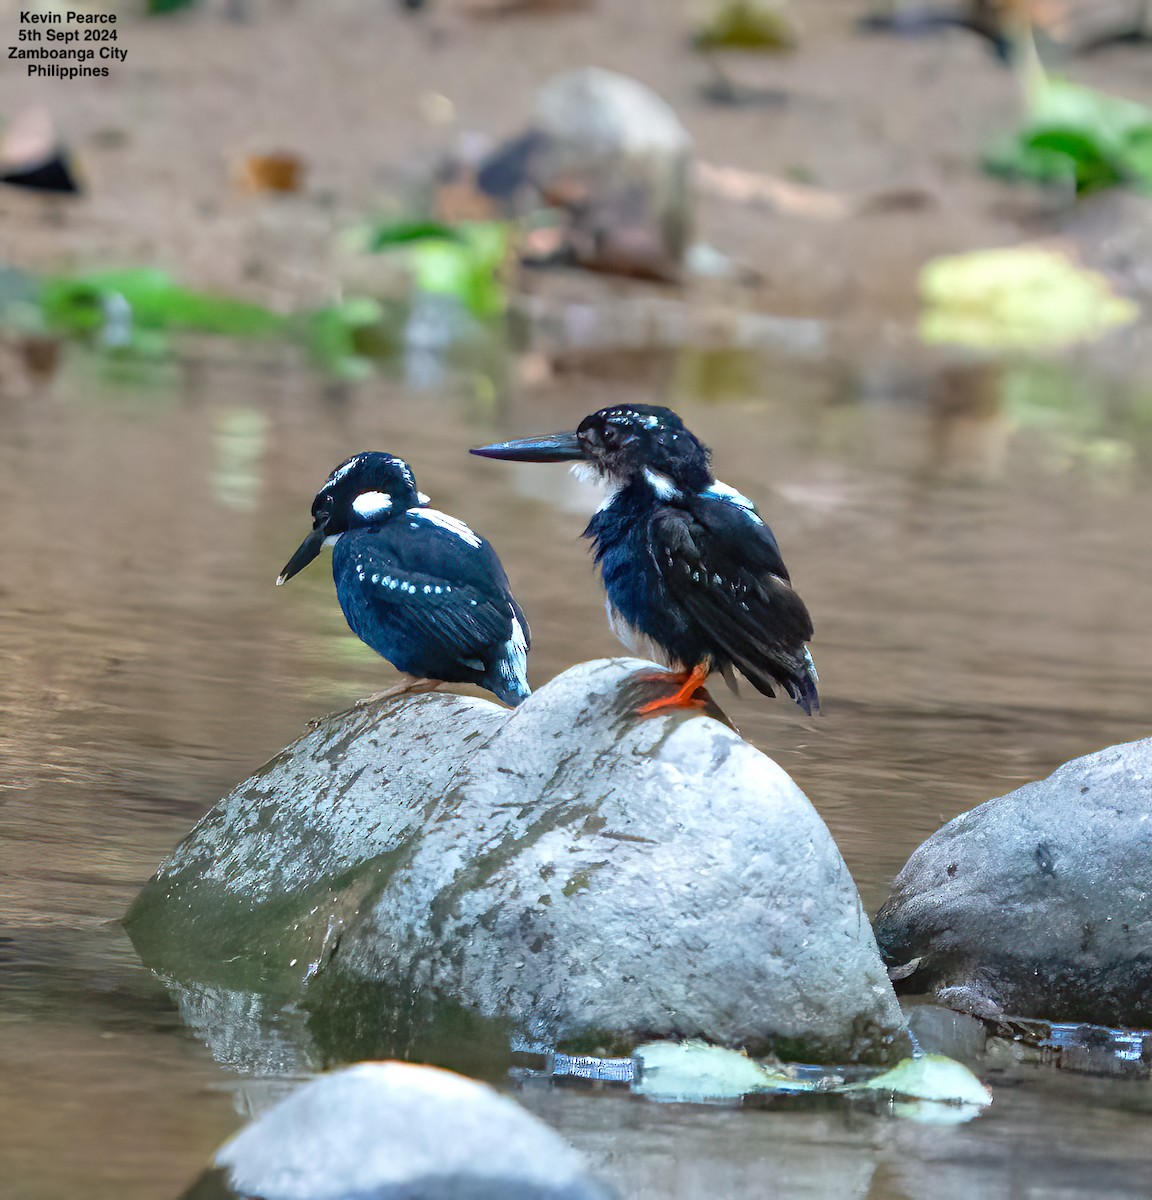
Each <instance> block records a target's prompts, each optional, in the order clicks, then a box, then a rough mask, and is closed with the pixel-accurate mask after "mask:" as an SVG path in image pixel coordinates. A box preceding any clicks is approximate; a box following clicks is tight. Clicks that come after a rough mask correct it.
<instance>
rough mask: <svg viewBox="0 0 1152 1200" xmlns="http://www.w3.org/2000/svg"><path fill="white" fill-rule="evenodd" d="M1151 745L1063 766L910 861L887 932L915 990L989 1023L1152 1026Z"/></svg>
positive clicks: (891, 954)
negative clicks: (1006, 1019)
mask: <svg viewBox="0 0 1152 1200" xmlns="http://www.w3.org/2000/svg"><path fill="white" fill-rule="evenodd" d="M1149 930H1152V739H1144V740H1143V741H1139V742H1129V743H1126V744H1124V745H1119V746H1112V747H1110V748H1109V749H1107V750H1101V751H1099V752H1098V753H1096V754H1089V755H1086V756H1085V757H1084V758H1078V759H1075V760H1073V761H1072V762H1068V763H1065V764H1064V766H1062V767H1060V769H1059V770H1057V771H1056V772H1055V773H1054V774H1052V775H1051V776H1049V777H1048V778H1047V779H1044V780H1040V781H1039V782H1037V783H1030V784H1027V785H1026V786H1024V787H1022V788H1018V789H1017V790H1016V791H1014V792H1010V793H1009V794H1008V795H1006V796H1001V797H1000V798H999V799H996V800H989V801H988V802H987V803H986V804H982V805H980V806H979V807H978V808H975V809H972V810H971V811H970V812H966V813H963V814H962V815H961V816H959V817H957V818H956V819H955V820H953V821H950V822H949V823H948V824H947V825H945V826H944V828H943V829H940V830H939V831H938V832H936V833H934V834H933V835H932V836H931V837H930V838H929V839H928V840H927V841H926V842H924V844H923V845H921V846H920V847H919V849H917V850H916V851H915V853H913V855H912V857H911V858H910V859H909V860H908V862H907V864H906V865H905V867H904V869H903V870H902V871H901V872H900V874H899V876H898V877H897V879H896V881H895V883H894V884H893V889H892V894H891V895H890V896H889V898H888V899H887V901H886V902H885V903H884V906H883V908H882V909H881V910H880V913H879V914H878V916H877V919H876V934H877V938H878V940H879V943H880V946H881V949H882V951H883V953H884V956H885V959H886V960H887V961H888V962H889V963H890V964H891V965H892V967H893V968H894V970H893V975H894V976H896V977H898V978H899V977H902V983H901V986H902V987H903V988H904V989H906V990H909V991H921V992H923V991H927V992H932V993H934V994H935V995H936V997H937V998H938V999H939V1000H940V1002H941V1003H943V1004H945V1005H948V1006H949V1007H951V1008H955V1009H958V1010H960V1011H962V1012H967V1013H971V1014H973V1015H975V1016H980V1017H985V1018H998V1017H1000V1016H1002V1015H1004V1014H1009V1015H1012V1016H1018V1017H1036V1018H1041V1019H1045V1020H1050V1021H1084V1022H1092V1023H1095V1024H1100V1025H1128V1026H1142V1027H1148V1026H1150V1025H1152V941H1150V939H1149Z"/></svg>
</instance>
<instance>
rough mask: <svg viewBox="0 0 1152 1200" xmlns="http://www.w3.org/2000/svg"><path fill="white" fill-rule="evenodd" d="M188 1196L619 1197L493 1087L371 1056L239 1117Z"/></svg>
mask: <svg viewBox="0 0 1152 1200" xmlns="http://www.w3.org/2000/svg"><path fill="white" fill-rule="evenodd" d="M214 1166H215V1170H214V1171H213V1172H211V1173H210V1175H209V1176H207V1177H205V1178H203V1179H202V1180H201V1181H200V1182H199V1183H198V1184H197V1185H195V1186H194V1187H193V1189H192V1190H191V1191H189V1192H188V1193H186V1200H192V1198H194V1197H207V1196H232V1197H242V1198H244V1200H248V1198H254V1197H259V1198H260V1200H611V1197H612V1195H613V1193H612V1192H610V1191H609V1190H608V1188H607V1187H606V1186H604V1185H603V1184H601V1183H600V1182H598V1181H597V1180H595V1179H594V1178H593V1177H592V1175H591V1173H590V1172H589V1169H588V1167H587V1165H586V1164H585V1161H584V1159H583V1158H582V1157H581V1155H579V1154H578V1153H577V1152H576V1151H575V1150H573V1149H572V1148H571V1147H570V1146H569V1145H568V1143H567V1142H565V1141H564V1139H563V1138H561V1137H560V1135H559V1134H557V1133H555V1132H553V1131H552V1130H551V1129H549V1128H548V1126H547V1125H545V1124H544V1123H543V1122H542V1121H541V1120H539V1119H538V1118H537V1117H534V1116H532V1114H531V1113H528V1112H526V1111H525V1110H524V1109H522V1108H521V1107H520V1106H519V1105H518V1104H516V1103H515V1102H514V1101H512V1100H509V1099H507V1098H506V1097H504V1096H501V1095H500V1094H499V1093H497V1092H495V1091H494V1090H493V1089H492V1088H490V1087H488V1086H486V1085H485V1084H482V1083H476V1082H474V1081H472V1080H470V1079H465V1078H464V1077H463V1076H461V1075H456V1074H454V1073H452V1072H450V1071H441V1070H439V1069H437V1068H435V1067H422V1066H412V1065H410V1064H407V1063H399V1062H383V1063H380V1062H368V1063H359V1064H357V1065H356V1066H352V1067H346V1068H345V1069H344V1070H341V1071H334V1072H332V1073H331V1074H329V1075H323V1076H320V1077H319V1078H317V1079H314V1080H312V1081H311V1082H309V1083H306V1084H305V1085H304V1086H303V1087H300V1088H298V1089H297V1090H296V1091H295V1092H293V1093H292V1094H291V1095H290V1096H288V1097H287V1098H286V1099H284V1100H281V1101H280V1102H279V1103H278V1104H277V1105H276V1106H275V1107H273V1108H271V1109H269V1110H268V1111H267V1112H265V1113H264V1114H263V1115H261V1116H260V1117H258V1118H257V1119H256V1120H255V1121H253V1122H252V1123H251V1124H249V1125H247V1126H246V1127H245V1128H244V1129H242V1130H241V1131H240V1132H239V1133H238V1134H237V1135H236V1136H235V1137H234V1138H232V1139H231V1141H229V1142H227V1143H226V1144H225V1145H224V1146H223V1147H221V1149H220V1150H219V1151H218V1153H217V1154H216V1159H215V1164H214Z"/></svg>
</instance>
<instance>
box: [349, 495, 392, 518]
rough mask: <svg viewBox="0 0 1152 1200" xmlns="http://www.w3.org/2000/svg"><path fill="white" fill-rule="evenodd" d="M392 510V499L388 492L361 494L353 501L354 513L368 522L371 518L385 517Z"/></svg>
mask: <svg viewBox="0 0 1152 1200" xmlns="http://www.w3.org/2000/svg"><path fill="white" fill-rule="evenodd" d="M391 508H392V497H391V496H389V495H388V493H387V492H361V493H360V495H359V496H357V497H356V499H355V500H353V501H352V511H353V512H355V513H356V515H357V516H361V517H364V518H365V519H366V520H367V519H368V518H369V517H380V516H383V515H384V514H385V513H386V512H389V511H391Z"/></svg>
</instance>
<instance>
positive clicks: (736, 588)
mask: <svg viewBox="0 0 1152 1200" xmlns="http://www.w3.org/2000/svg"><path fill="white" fill-rule="evenodd" d="M472 453H473V454H479V455H482V456H484V457H486V458H506V459H512V460H515V461H521V462H564V461H575V462H578V463H580V465H581V466H584V467H586V468H590V469H591V471H592V473H593V474H595V475H596V476H599V477H600V478H601V479H603V480H604V481H605V482H606V483H607V485H608V487H609V489H610V491H609V494H608V496H607V498H606V499H605V501H604V503H603V504H602V505H601V506H600V508H599V509H598V510H597V512H596V515H595V516H594V517H593V518H592V520H591V521H590V522H589V524H588V528H587V529H585V530H584V536H585V537H587V538H591V539H592V542H593V544H594V546H595V551H596V562H597V563H599V565H600V573H601V576H602V578H603V580H604V588H605V590H606V592H607V593H608V601H607V608H608V621H609V624H610V625H611V626H612V629H613V632H614V633H615V634H616V636H617V637H619V638H620V640H621V641H622V642H623V643H624V644H625V645H626V646H628V647H629V648H630V649H633V650H647V651H649V652H650V651H651V650H653V649H655V650H656V651H658V652H659V653H658V655H657V657H662V658H663V660H664V662H665V663H666V664H667V665H668V666H669V667H670V668H671V669H672V670H674V671H676V672H677V673H678V675H679V681H680V684H681V686H680V687H679V688H678V689H677V690H676V691H675V692H674V693H673V694H672V695H670V696H667V697H664V698H661V699H659V700H655V701H653V702H651V703H650V704H646V705H644V706H643V707H642V708H641V710H640V711H641V712H652V711H655V710H657V709H661V708H669V707H680V706H689V707H690V706H694V705H696V704H698V703H700V701H698V700H694V699H693V697H694V696H695V695H696V693H697V692H698V691H699V690H700V688H701V686H702V685H703V683H704V681H705V679H707V677H708V675H709V673H710V672H711V671H720V672H722V673H724V674H725V676H726V677H727V678H729V680H731V672H732V668H736V669H737V670H739V671H740V672H741V673H742V674H743V675H744V676H745V677H746V678H747V679H748V680H749V681H750V682H751V683H752V685H753V686H754V687H755V688H756V689H757V690H758V691H760V692H762V693H763V694H764V695H766V696H772V695H774V694H775V692H774V689H775V688H777V687H780V688H783V689H784V691H786V692H787V693H788V695H789V696H791V697H792V699H793V700H795V701H796V703H797V704H798V705H800V707H801V708H802V709H803V710H804V711H805V712H806V713H808V714H811V713H812V712H813V711H818V710H819V707H820V701H819V697H818V695H817V692H816V684H817V682H818V677H817V675H816V667H815V665H814V664H813V662H812V656H811V655H810V654H809V652H808V648H807V646H806V645H805V644H804V643H805V642H807V641H808V640H809V639H810V638H811V637H812V622H811V620H810V619H809V616H808V610H807V609H806V608H805V607H804V602H803V601H802V600H801V599H800V597H799V596H798V595H797V594H796V592H795V591H794V590H793V588H792V584H791V582H790V580H789V577H788V569H787V568H786V567H785V566H784V560H783V559H782V558H781V557H780V548H779V546H777V544H776V539H775V537H774V536H773V535H772V530H771V529H769V528H768V526H767V525H766V524H765V523H764V521H763V520H762V519H761V517H760V515H759V513H758V512H757V511H756V506H755V505H754V504H753V503H752V501H751V500H749V499H748V498H747V497H746V496H742V495H740V493H739V492H737V491H736V490H735V489H734V488H731V487H729V486H728V485H727V484H724V483H720V482H719V481H718V480H717V479H716V478H715V477H714V476H713V474H712V469H711V466H710V458H711V455H710V452H709V451H708V449H707V448H706V447H705V446H703V445H701V444H700V442H699V441H698V440H697V439H696V438H695V436H693V434H692V433H691V432H690V431H689V430H688V429H687V428H685V426H684V423H683V421H681V420H680V418H679V417H678V416H677V415H676V414H675V413H674V412H672V411H671V409H667V408H660V407H657V406H654V405H647V404H633V405H626V406H620V407H616V408H605V409H602V410H601V411H600V412H597V413H593V414H592V415H591V416H590V417H586V418H585V419H584V420H583V421H582V422H581V424H580V427H579V429H577V430H576V431H575V432H574V433H556V434H549V435H547V436H545V437H538V438H525V439H523V440H521V441H514V442H498V443H496V444H495V445H492V446H483V447H481V448H480V449H477V450H473V451H472ZM577 469H578V470H579V469H580V468H579V467H578V468H577Z"/></svg>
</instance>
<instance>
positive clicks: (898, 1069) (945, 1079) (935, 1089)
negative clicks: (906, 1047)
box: [841, 1054, 992, 1107]
mask: <svg viewBox="0 0 1152 1200" xmlns="http://www.w3.org/2000/svg"><path fill="white" fill-rule="evenodd" d="M841 1090H843V1091H845V1092H855V1091H876V1092H891V1093H892V1094H893V1095H895V1096H902V1097H905V1098H907V1099H912V1100H932V1101H935V1102H936V1103H938V1104H966V1105H979V1106H980V1107H983V1106H985V1105H988V1104H991V1103H992V1092H991V1091H990V1090H989V1089H988V1088H987V1087H985V1086H984V1084H982V1083H981V1082H980V1080H979V1079H977V1078H976V1076H975V1075H973V1074H972V1072H971V1071H970V1070H968V1068H967V1067H966V1066H964V1064H963V1063H958V1062H956V1060H955V1059H952V1058H946V1057H945V1056H944V1055H943V1054H922V1055H920V1056H919V1057H918V1058H906V1059H904V1061H903V1062H900V1063H897V1064H896V1066H894V1067H893V1068H892V1069H891V1070H890V1071H885V1072H884V1073H883V1074H882V1075H877V1076H875V1077H874V1078H872V1079H869V1080H867V1081H866V1082H865V1083H850V1084H846V1085H845V1086H844V1088H843V1089H841Z"/></svg>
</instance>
